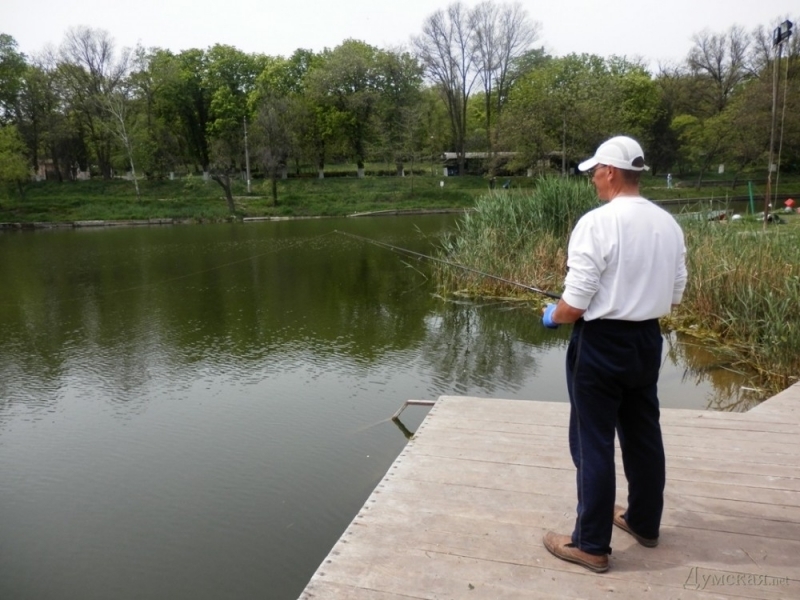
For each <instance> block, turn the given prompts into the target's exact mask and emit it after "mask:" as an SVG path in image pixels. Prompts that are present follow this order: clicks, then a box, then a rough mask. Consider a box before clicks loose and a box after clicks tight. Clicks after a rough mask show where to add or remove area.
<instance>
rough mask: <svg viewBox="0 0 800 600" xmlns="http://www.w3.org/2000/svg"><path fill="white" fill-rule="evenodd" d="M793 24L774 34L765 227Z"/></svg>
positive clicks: (786, 24)
mask: <svg viewBox="0 0 800 600" xmlns="http://www.w3.org/2000/svg"><path fill="white" fill-rule="evenodd" d="M792 25H793V24H792V22H791V21H789V20H786V21H784V22H783V23H781V24H780V25H778V26H777V27H776V28H775V30H774V31H773V32H772V47H773V48H777V49H778V54H777V58H776V60H775V65H774V68H773V73H772V126H771V129H770V135H769V164H768V165H767V193H766V198H764V226H765V227H766V224H767V212H768V208H769V205H770V202H771V196H772V165H773V161H774V160H775V149H774V148H775V121H776V119H777V116H778V78H779V67H780V63H781V57H782V56H783V42H785V41H786V40H788V39H789V36H791V35H792Z"/></svg>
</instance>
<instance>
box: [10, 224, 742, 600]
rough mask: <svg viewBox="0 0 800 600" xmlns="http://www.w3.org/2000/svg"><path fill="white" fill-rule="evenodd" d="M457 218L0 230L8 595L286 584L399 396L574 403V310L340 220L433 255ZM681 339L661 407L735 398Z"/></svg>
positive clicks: (387, 425) (155, 592) (729, 385)
mask: <svg viewBox="0 0 800 600" xmlns="http://www.w3.org/2000/svg"><path fill="white" fill-rule="evenodd" d="M453 221H454V219H453V218H452V217H441V216H440V217H427V218H418V219H373V220H317V221H294V222H277V223H265V224H261V225H246V226H242V225H239V226H227V225H226V226H197V227H183V228H182V227H175V228H165V229H128V230H124V229H120V230H103V231H59V232H46V233H43V232H37V233H33V234H31V233H24V234H12V235H5V234H3V235H0V256H2V257H3V258H2V261H0V282H2V284H0V448H2V452H0V472H2V473H3V478H2V480H0V556H3V557H4V558H3V560H2V561H0V598H19V597H35V598H37V599H47V598H58V599H59V600H64V599H66V600H69V599H71V598H76V599H78V598H80V599H81V600H92V599H94V598H97V599H100V598H108V597H114V598H117V599H120V600H125V599H126V598H141V597H153V598H155V597H162V598H167V597H168V598H173V599H178V598H191V599H193V600H198V599H203V598H209V599H216V598H221V597H226V598H252V597H269V598H296V597H297V596H298V595H299V593H300V591H301V590H302V588H303V586H304V585H305V583H306V582H307V580H308V578H309V577H310V576H311V574H312V573H313V571H314V570H315V568H316V567H317V565H318V564H319V562H320V561H321V560H322V559H323V558H324V556H325V555H326V554H327V551H328V549H329V548H330V547H331V546H332V545H333V543H334V542H335V540H336V539H337V538H338V536H339V535H340V534H341V532H342V531H343V530H344V528H345V527H346V526H347V524H348V523H349V522H350V520H351V519H352V517H353V516H354V515H355V513H356V512H357V510H358V509H359V508H360V506H361V505H362V503H363V502H364V499H365V498H366V497H367V495H368V494H369V493H370V492H371V490H372V489H373V488H374V486H375V485H376V483H377V482H378V481H379V480H380V478H381V477H382V476H383V474H384V473H385V472H386V469H387V468H388V467H389V465H390V464H391V462H392V461H393V460H394V458H395V457H396V456H397V454H398V453H399V452H400V451H401V449H402V448H403V446H404V444H405V441H406V440H405V437H404V435H402V434H401V432H398V430H397V427H396V426H395V425H394V424H392V423H391V422H390V420H389V417H390V415H392V414H393V413H394V412H395V411H396V410H397V409H398V408H399V406H400V405H401V404H402V403H403V402H404V401H405V400H407V399H409V398H415V399H435V398H436V397H438V396H439V395H442V394H468V395H478V396H489V397H503V398H520V399H537V400H551V401H566V386H565V384H564V364H563V361H564V349H565V347H566V343H567V336H568V335H569V330H568V328H561V329H559V330H557V331H550V330H546V329H544V328H542V327H541V326H540V324H539V312H538V310H537V308H536V307H535V306H532V305H529V304H525V303H504V302H486V303H482V302H473V301H469V300H460V301H453V300H451V299H443V298H441V297H438V296H437V295H436V293H435V291H436V290H435V287H434V285H433V283H432V282H431V281H430V279H429V278H428V275H427V273H428V270H427V265H425V264H423V263H419V262H417V261H414V260H407V259H402V260H401V259H399V258H398V256H397V255H396V254H393V253H391V252H388V251H386V250H385V249H382V248H378V247H375V246H373V245H371V244H365V243H360V242H358V241H355V240H353V239H349V238H346V237H344V236H338V235H334V234H332V231H333V230H334V229H344V230H347V231H350V232H352V233H355V234H357V235H362V236H365V237H372V238H379V239H381V240H383V241H385V242H387V243H390V244H393V245H397V246H402V247H406V248H411V249H413V250H416V251H419V252H423V253H431V251H432V245H433V244H435V243H436V240H437V239H438V237H439V235H440V234H441V233H442V231H444V230H446V229H448V228H450V227H452V226H453ZM671 341H672V343H671V344H670V346H669V351H668V355H667V356H666V361H665V365H664V368H663V369H662V380H661V381H662V385H661V398H662V404H663V405H664V406H666V407H670V406H675V407H693V408H699V409H704V408H707V407H710V408H715V409H723V408H724V409H730V408H731V407H730V406H728V405H727V404H726V402H727V399H728V398H734V399H735V400H734V402H735V405H734V407H733V409H735V410H742V409H743V407H744V406H746V404H745V403H742V402H740V400H739V397H738V396H737V395H736V390H737V389H738V387H739V386H740V384H739V383H737V381H738V380H737V379H736V378H735V377H734V376H733V375H730V372H729V371H724V370H723V369H717V368H710V367H713V366H714V364H715V363H704V362H703V361H702V360H701V359H700V358H699V351H698V350H697V349H696V348H695V347H692V346H689V345H687V344H684V343H682V342H681V340H679V339H678V338H674V339H673V338H671ZM424 413H425V411H423V410H421V409H416V410H414V411H406V412H405V413H404V414H403V424H404V427H406V429H407V431H409V432H410V431H414V430H416V428H417V427H418V426H419V423H420V421H421V420H422V418H423V417H424ZM42 573H47V577H42Z"/></svg>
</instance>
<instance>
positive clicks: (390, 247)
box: [334, 229, 561, 300]
mask: <svg viewBox="0 0 800 600" xmlns="http://www.w3.org/2000/svg"><path fill="white" fill-rule="evenodd" d="M334 233H340V234H342V235H346V236H348V237H351V238H354V239H357V240H361V241H364V242H369V243H370V244H375V245H376V246H380V247H382V248H386V249H388V250H392V251H393V252H400V253H403V254H408V255H409V256H415V257H417V258H425V259H427V260H432V261H434V262H438V263H442V264H444V265H447V266H449V267H456V268H458V269H463V270H464V271H469V272H470V273H475V274H476V275H480V276H482V277H488V278H490V279H495V280H497V281H502V282H503V283H507V284H508V285H515V286H517V287H521V288H523V289H526V290H528V291H530V292H535V293H537V294H542V295H543V296H547V297H548V298H553V299H554V300H558V299H560V298H561V296H559V295H557V294H554V293H553V292H548V291H546V290H540V289H539V288H536V287H533V286H530V285H525V284H524V283H519V282H518V281H512V280H511V279H506V278H504V277H499V276H497V275H492V274H491V273H485V272H483V271H479V270H478V269H473V268H472V267H467V266H464V265H460V264H458V263H454V262H451V261H449V260H444V259H442V258H436V257H435V256H429V255H427V254H422V253H421V252H415V251H414V250H409V249H408V248H401V247H400V246H393V245H392V244H387V243H386V242H381V241H378V240H373V239H371V238H367V237H363V236H360V235H356V234H355V233H347V232H346V231H339V230H338V229H335V230H334Z"/></svg>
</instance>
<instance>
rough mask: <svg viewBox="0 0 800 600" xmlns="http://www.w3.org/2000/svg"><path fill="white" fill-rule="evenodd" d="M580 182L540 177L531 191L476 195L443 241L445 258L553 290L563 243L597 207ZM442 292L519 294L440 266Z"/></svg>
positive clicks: (556, 285)
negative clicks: (581, 218) (586, 214)
mask: <svg viewBox="0 0 800 600" xmlns="http://www.w3.org/2000/svg"><path fill="white" fill-rule="evenodd" d="M597 204H598V203H597V198H596V196H595V194H594V191H593V190H592V188H591V187H590V186H589V184H588V181H587V180H585V179H562V178H559V177H544V178H541V179H539V180H538V181H537V183H536V186H535V187H534V188H533V189H532V190H512V191H509V192H506V191H498V192H492V193H488V194H486V195H483V196H480V197H479V198H478V199H477V201H476V204H475V209H474V211H472V212H469V213H467V214H465V215H464V217H463V218H462V219H461V220H460V221H459V223H458V227H457V230H456V232H455V233H454V234H453V235H451V236H449V237H447V238H446V239H445V240H444V243H443V244H444V254H445V255H446V258H447V260H449V261H452V262H455V263H458V264H462V265H466V266H470V267H472V268H475V269H479V270H481V271H484V272H487V273H492V274H494V275H497V276H500V277H504V278H506V279H511V280H514V281H518V282H519V283H523V284H525V285H532V286H534V287H538V288H540V289H547V290H550V291H555V292H557V291H558V289H560V287H561V284H562V282H563V277H564V272H565V268H566V240H567V237H568V235H569V232H570V231H571V230H572V228H573V227H574V225H575V223H576V222H577V221H578V219H579V218H580V217H581V215H583V214H584V213H585V212H587V211H588V210H591V209H592V208H594V207H596V206H597ZM438 276H439V281H440V283H441V286H442V288H443V289H444V291H445V292H451V293H452V292H463V293H468V294H478V295H504V296H509V295H519V294H520V293H521V289H520V288H514V287H511V286H507V285H505V284H503V283H500V282H497V281H496V280H492V279H488V278H483V277H480V276H478V275H474V274H471V273H468V272H466V271H463V270H461V269H452V268H448V267H446V266H445V267H440V268H439V269H438Z"/></svg>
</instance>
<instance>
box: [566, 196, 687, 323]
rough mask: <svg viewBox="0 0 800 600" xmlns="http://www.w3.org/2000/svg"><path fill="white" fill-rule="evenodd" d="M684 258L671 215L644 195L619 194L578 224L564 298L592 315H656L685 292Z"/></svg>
mask: <svg viewBox="0 0 800 600" xmlns="http://www.w3.org/2000/svg"><path fill="white" fill-rule="evenodd" d="M685 258H686V245H685V242H684V238H683V231H682V230H681V228H680V226H679V225H678V223H677V222H676V221H675V219H674V218H673V217H672V215H670V214H669V213H668V212H667V211H665V210H664V209H662V208H660V207H658V206H656V205H655V204H653V203H652V202H650V201H649V200H646V199H645V198H642V197H641V196H617V197H616V198H614V199H613V200H611V201H610V202H608V203H606V204H604V205H603V206H600V207H599V208H596V209H594V210H592V211H590V212H588V213H586V214H585V215H584V216H583V217H581V219H580V220H579V221H578V223H577V225H576V226H575V229H574V230H573V232H572V235H571V236H570V241H569V249H568V256H567V266H568V267H569V272H568V273H567V277H566V280H565V282H564V284H565V290H564V293H563V294H562V298H563V299H564V301H565V302H566V303H567V304H569V305H570V306H572V307H574V308H578V309H581V310H585V311H586V312H585V313H584V314H583V318H584V319H585V320H587V321H591V320H594V319H619V320H622V321H645V320H647V319H656V318H658V317H662V316H664V315H666V314H668V313H669V312H670V309H671V305H672V304H678V303H680V301H681V298H682V297H683V290H684V288H685V287H686V262H685Z"/></svg>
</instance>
